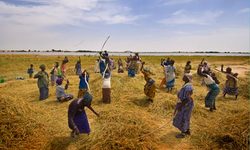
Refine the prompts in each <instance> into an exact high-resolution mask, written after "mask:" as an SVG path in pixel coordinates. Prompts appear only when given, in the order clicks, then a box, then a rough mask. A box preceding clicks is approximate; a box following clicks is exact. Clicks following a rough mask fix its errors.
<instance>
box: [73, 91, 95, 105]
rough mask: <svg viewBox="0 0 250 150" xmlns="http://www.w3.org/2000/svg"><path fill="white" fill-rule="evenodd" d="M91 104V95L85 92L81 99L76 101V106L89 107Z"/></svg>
mask: <svg viewBox="0 0 250 150" xmlns="http://www.w3.org/2000/svg"><path fill="white" fill-rule="evenodd" d="M91 102H92V95H90V94H89V92H86V93H85V94H84V95H83V97H82V98H80V99H79V100H78V102H77V103H78V104H80V103H81V104H82V106H90V105H91Z"/></svg>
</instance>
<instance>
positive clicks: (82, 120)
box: [68, 92, 99, 137]
mask: <svg viewBox="0 0 250 150" xmlns="http://www.w3.org/2000/svg"><path fill="white" fill-rule="evenodd" d="M91 102H92V96H91V95H90V94H89V93H88V92H86V93H85V94H84V96H83V97H82V98H79V99H75V100H73V101H72V102H71V103H70V104H69V108H68V126H69V128H70V129H71V130H72V132H71V136H72V137H75V136H76V135H79V134H80V133H86V134H89V133H90V127H89V122H88V118H87V114H86V112H85V110H84V108H85V107H87V108H89V109H90V110H91V111H92V112H93V113H94V114H95V115H96V116H98V117H99V114H98V113H97V112H96V111H95V110H94V109H93V108H92V107H91Z"/></svg>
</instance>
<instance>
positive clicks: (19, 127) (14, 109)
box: [0, 96, 46, 149]
mask: <svg viewBox="0 0 250 150" xmlns="http://www.w3.org/2000/svg"><path fill="white" fill-rule="evenodd" d="M0 99H1V100H0V118H1V119H0V127H1V128H0V135H1V136H0V149H40V148H42V147H43V146H44V141H46V140H45V139H46V137H45V135H46V134H45V130H44V129H43V125H42V124H40V123H38V122H37V121H36V120H34V119H33V118H32V117H30V116H31V115H32V111H31V109H30V108H29V106H28V105H26V104H24V103H23V102H22V103H19V104H17V103H14V102H13V101H12V100H11V99H8V98H6V97H5V98H4V99H3V97H2V96H1V97H0ZM28 113H31V114H30V115H27V114H28Z"/></svg>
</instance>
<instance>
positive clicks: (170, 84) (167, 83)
mask: <svg viewBox="0 0 250 150" xmlns="http://www.w3.org/2000/svg"><path fill="white" fill-rule="evenodd" d="M174 83H175V79H173V80H170V81H167V82H166V88H172V87H174Z"/></svg>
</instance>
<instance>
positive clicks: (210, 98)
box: [205, 83, 220, 108]
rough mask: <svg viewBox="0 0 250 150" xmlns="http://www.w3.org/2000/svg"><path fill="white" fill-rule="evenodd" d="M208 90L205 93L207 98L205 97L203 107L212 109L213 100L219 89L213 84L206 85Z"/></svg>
mask: <svg viewBox="0 0 250 150" xmlns="http://www.w3.org/2000/svg"><path fill="white" fill-rule="evenodd" d="M208 88H209V89H210V91H209V92H208V93H207V96H206V97H205V107H209V108H212V107H214V105H215V99H216V97H217V96H218V94H219V93H220V89H219V87H218V86H217V85H216V84H215V83H214V84H211V85H208Z"/></svg>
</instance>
